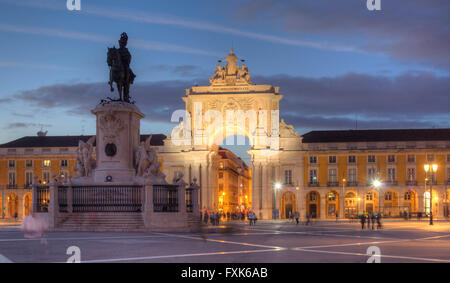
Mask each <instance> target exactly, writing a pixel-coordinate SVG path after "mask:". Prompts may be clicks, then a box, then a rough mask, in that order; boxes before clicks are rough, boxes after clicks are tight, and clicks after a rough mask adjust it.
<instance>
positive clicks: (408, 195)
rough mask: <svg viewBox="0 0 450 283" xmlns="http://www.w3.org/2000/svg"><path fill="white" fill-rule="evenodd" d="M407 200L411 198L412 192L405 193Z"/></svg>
mask: <svg viewBox="0 0 450 283" xmlns="http://www.w3.org/2000/svg"><path fill="white" fill-rule="evenodd" d="M405 200H411V192H406V193H405Z"/></svg>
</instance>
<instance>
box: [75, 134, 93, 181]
mask: <svg viewBox="0 0 450 283" xmlns="http://www.w3.org/2000/svg"><path fill="white" fill-rule="evenodd" d="M94 142H95V136H93V137H91V138H90V139H89V140H88V141H87V142H83V141H82V140H80V141H79V142H78V149H77V161H76V163H77V168H74V170H75V171H77V176H78V177H89V176H91V174H92V170H93V169H94V168H95V159H94V158H93V157H92V154H93V153H94Z"/></svg>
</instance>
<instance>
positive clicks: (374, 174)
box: [367, 167, 377, 183]
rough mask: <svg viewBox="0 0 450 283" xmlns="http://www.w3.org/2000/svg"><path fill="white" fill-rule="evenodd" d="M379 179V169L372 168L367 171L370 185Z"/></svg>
mask: <svg viewBox="0 0 450 283" xmlns="http://www.w3.org/2000/svg"><path fill="white" fill-rule="evenodd" d="M376 177H377V169H376V168H374V167H372V168H368V169H367V179H368V181H369V183H371V182H372V180H374V179H375V178H376Z"/></svg>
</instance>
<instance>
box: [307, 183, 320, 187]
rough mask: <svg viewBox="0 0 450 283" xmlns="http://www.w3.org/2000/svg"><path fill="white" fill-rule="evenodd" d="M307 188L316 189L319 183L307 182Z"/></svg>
mask: <svg viewBox="0 0 450 283" xmlns="http://www.w3.org/2000/svg"><path fill="white" fill-rule="evenodd" d="M308 186H309V187H318V186H319V183H317V182H309V183H308Z"/></svg>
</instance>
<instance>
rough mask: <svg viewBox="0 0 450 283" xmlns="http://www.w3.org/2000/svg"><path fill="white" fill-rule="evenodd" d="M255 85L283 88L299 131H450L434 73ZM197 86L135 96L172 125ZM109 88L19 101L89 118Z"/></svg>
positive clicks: (57, 91)
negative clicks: (186, 93)
mask: <svg viewBox="0 0 450 283" xmlns="http://www.w3.org/2000/svg"><path fill="white" fill-rule="evenodd" d="M196 82H198V83H199V84H200V85H205V84H207V82H206V81H204V80H203V81H201V80H197V81H196ZM254 82H257V83H258V84H263V83H268V84H272V85H275V86H280V87H281V92H282V94H283V95H284V98H283V100H282V101H281V104H280V108H281V109H280V116H281V117H284V118H286V122H287V123H291V124H293V125H294V126H295V127H296V128H297V129H299V130H302V129H307V130H312V129H316V130H318V129H350V128H354V127H355V118H357V119H358V128H360V129H363V128H365V129H374V128H426V127H450V122H449V121H450V114H449V111H448V105H450V96H449V95H448V94H449V93H450V77H439V76H436V75H435V74H434V73H425V72H410V73H405V74H402V75H399V76H397V77H394V78H391V77H385V76H375V75H367V74H355V73H348V74H346V75H342V76H338V77H324V78H308V77H290V76H286V75H277V76H270V77H258V76H256V77H254ZM192 85H194V80H186V81H181V80H179V81H159V82H148V83H139V84H136V85H133V86H132V90H131V93H132V96H133V99H134V100H136V103H137V105H138V106H139V108H140V109H141V111H143V113H144V114H145V115H146V116H147V118H146V121H148V122H150V123H151V122H163V123H170V117H171V114H172V112H173V111H174V110H176V109H184V102H183V101H182V100H181V97H182V96H184V89H186V88H189V87H191V86H192ZM107 89H108V87H107V85H106V83H91V84H72V85H68V84H58V85H49V86H44V87H40V88H37V89H33V90H27V91H21V92H18V93H16V94H15V95H14V99H17V100H19V101H21V102H23V103H26V104H27V105H31V106H32V107H45V108H46V109H48V110H49V111H52V109H58V110H61V109H63V110H65V111H66V113H67V114H70V115H81V116H85V115H92V114H90V109H92V108H93V106H94V105H96V104H97V103H98V102H99V101H100V99H102V98H105V96H107V95H110V96H111V97H115V96H117V95H116V94H115V93H114V94H111V93H109V92H108V91H107ZM430 96H432V97H433V99H429V97H430ZM169 129H170V128H169V127H168V131H169Z"/></svg>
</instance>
